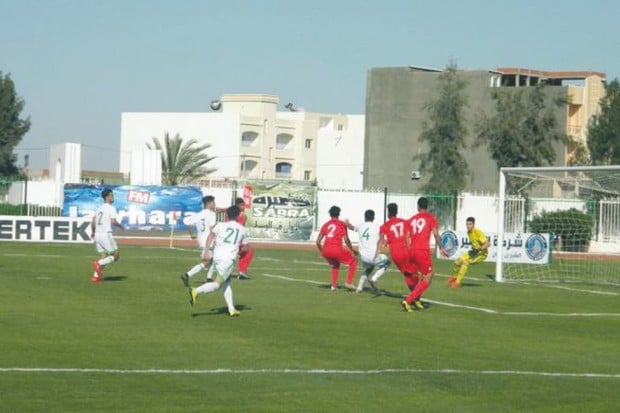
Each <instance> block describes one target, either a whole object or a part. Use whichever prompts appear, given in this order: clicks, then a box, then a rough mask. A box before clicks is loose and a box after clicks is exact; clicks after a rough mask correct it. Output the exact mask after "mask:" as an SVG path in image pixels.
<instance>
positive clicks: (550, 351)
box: [0, 242, 620, 413]
mask: <svg viewBox="0 0 620 413" xmlns="http://www.w3.org/2000/svg"><path fill="white" fill-rule="evenodd" d="M94 257H95V254H94V248H93V247H92V245H66V244H25V243H7V242H5V243H0V292H1V299H0V393H1V394H0V411H2V412H37V413H39V412H184V413H187V412H232V411H248V412H250V411H251V412H332V411H333V412H340V413H341V412H366V411H368V412H383V413H385V412H391V411H395V412H396V411H402V412H404V411H413V412H526V411H527V412H563V413H565V412H580V413H583V412H617V411H620V291H619V290H618V288H617V287H613V286H609V287H605V286H592V285H586V284H583V285H580V284H570V285H533V284H530V283H521V284H512V283H496V282H494V281H492V280H491V279H490V277H489V276H488V274H491V273H492V272H493V267H492V266H491V265H487V264H482V265H479V266H472V267H471V268H470V274H469V277H468V278H466V280H465V285H464V286H463V287H462V288H461V289H458V290H454V289H450V288H448V287H447V286H446V285H445V280H446V278H445V276H446V275H447V274H448V272H449V267H448V265H449V263H447V262H444V261H442V262H437V263H436V271H437V276H436V277H435V279H434V282H433V284H432V285H431V287H430V288H429V290H427V292H426V294H425V297H424V299H425V300H426V302H427V305H428V308H427V309H426V310H424V311H416V312H414V313H405V312H403V311H402V310H401V308H400V301H401V298H400V295H401V294H403V293H404V292H405V285H404V283H403V281H402V278H401V276H400V275H399V274H398V273H397V272H396V270H395V269H394V268H393V267H392V268H390V269H389V270H388V272H387V273H386V275H385V276H384V277H383V278H382V279H381V280H380V282H379V287H380V288H381V289H382V290H383V292H382V294H373V293H371V292H369V291H368V292H364V293H363V294H354V293H350V292H348V291H345V290H343V289H341V290H339V291H337V292H331V291H329V288H327V286H328V282H329V277H330V276H329V268H328V266H327V265H326V264H325V263H324V262H323V261H322V260H321V258H320V257H319V255H318V253H317V252H316V251H292V250H274V249H260V248H257V251H256V255H255V259H254V262H253V263H252V266H251V267H250V270H251V271H250V273H251V275H252V277H253V278H252V280H249V281H239V280H236V279H234V280H233V288H234V297H235V303H236V305H237V307H238V309H240V310H241V316H240V317H238V318H231V317H229V316H228V315H227V313H226V309H225V304H224V299H223V297H222V294H221V292H216V293H214V294H210V295H202V296H199V298H198V301H197V303H196V306H195V307H194V308H190V306H189V304H188V302H187V291H186V289H185V288H183V286H182V283H181V282H180V280H179V275H180V274H181V273H182V272H184V271H185V270H187V269H188V268H190V267H191V266H192V265H193V264H195V263H196V262H197V258H198V252H197V251H195V250H190V249H170V248H165V247H146V246H142V247H139V246H131V247H130V246H122V247H121V260H120V261H119V262H118V263H115V264H114V265H113V266H111V267H109V268H108V269H106V270H105V276H106V281H105V282H103V283H101V284H91V283H90V276H91V272H92V268H91V262H92V260H93V259H94ZM359 273H360V270H358V275H357V277H356V282H357V280H358V278H359ZM197 281H198V280H196V283H197ZM341 282H344V269H341Z"/></svg>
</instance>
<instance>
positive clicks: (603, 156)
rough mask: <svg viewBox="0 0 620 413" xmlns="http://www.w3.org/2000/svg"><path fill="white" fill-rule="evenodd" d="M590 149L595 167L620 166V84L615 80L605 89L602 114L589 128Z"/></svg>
mask: <svg viewBox="0 0 620 413" xmlns="http://www.w3.org/2000/svg"><path fill="white" fill-rule="evenodd" d="M588 149H589V150H590V159H591V161H592V164H593V165H619V164H620V83H618V79H614V80H613V81H612V82H611V83H609V84H608V85H607V86H606V88H605V97H603V99H601V113H600V114H599V115H597V116H595V117H594V118H593V120H592V123H591V124H590V125H589V127H588Z"/></svg>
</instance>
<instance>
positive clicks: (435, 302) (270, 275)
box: [262, 273, 620, 317]
mask: <svg viewBox="0 0 620 413" xmlns="http://www.w3.org/2000/svg"><path fill="white" fill-rule="evenodd" d="M262 275H263V276H265V277H268V278H277V279H280V280H284V281H292V282H301V283H307V284H315V285H317V284H318V285H324V284H326V283H325V282H319V281H314V280H305V279H297V278H292V277H286V276H283V275H276V274H267V273H263V274H262ZM423 301H427V302H429V303H431V304H437V305H443V306H446V307H452V308H463V309H466V310H472V311H479V312H483V313H487V314H497V315H512V316H551V317H620V313H543V312H518V311H497V310H493V309H491V308H484V307H474V306H469V305H462V304H454V303H447V302H444V301H436V300H429V299H426V298H424V299H423Z"/></svg>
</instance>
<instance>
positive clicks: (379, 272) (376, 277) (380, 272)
mask: <svg viewBox="0 0 620 413" xmlns="http://www.w3.org/2000/svg"><path fill="white" fill-rule="evenodd" d="M383 274H385V268H379V269H378V270H377V272H375V275H373V276H372V278H371V279H370V281H372V282H373V283H376V282H377V281H379V278H381V276H382V275H383Z"/></svg>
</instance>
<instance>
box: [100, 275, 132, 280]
mask: <svg viewBox="0 0 620 413" xmlns="http://www.w3.org/2000/svg"><path fill="white" fill-rule="evenodd" d="M127 278H128V277H127V276H126V275H107V276H105V277H103V281H104V282H117V281H125V280H126V279H127Z"/></svg>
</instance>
